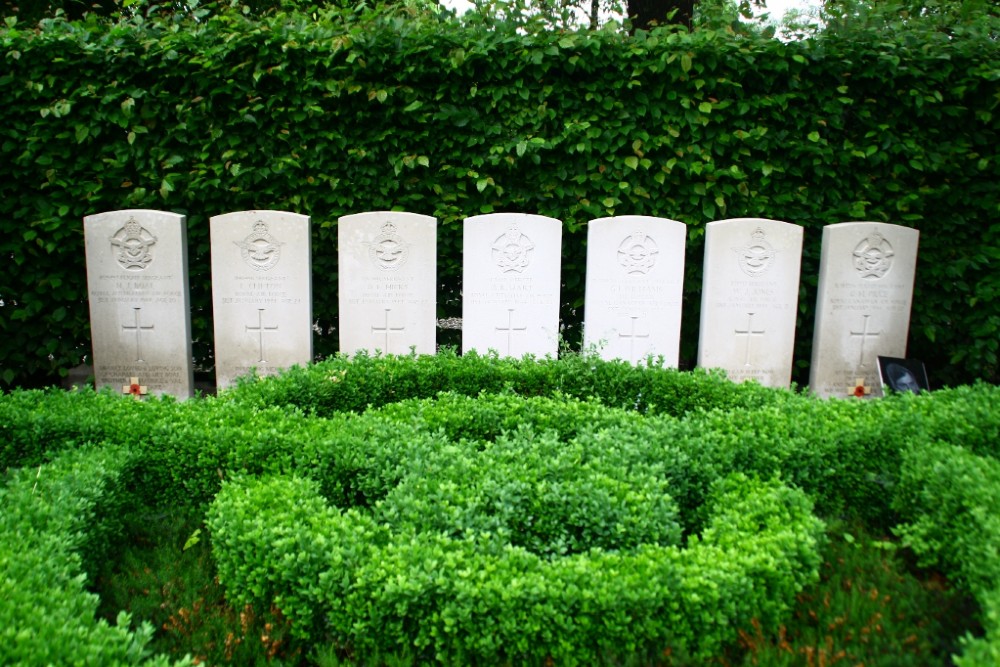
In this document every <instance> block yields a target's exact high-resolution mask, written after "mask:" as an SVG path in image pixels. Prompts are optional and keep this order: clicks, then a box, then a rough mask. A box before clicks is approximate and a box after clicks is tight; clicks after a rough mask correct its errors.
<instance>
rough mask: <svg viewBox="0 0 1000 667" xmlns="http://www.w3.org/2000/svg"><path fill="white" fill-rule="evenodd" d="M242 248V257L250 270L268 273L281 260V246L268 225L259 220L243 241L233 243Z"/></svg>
mask: <svg viewBox="0 0 1000 667" xmlns="http://www.w3.org/2000/svg"><path fill="white" fill-rule="evenodd" d="M233 243H235V244H236V245H238V246H239V247H240V256H241V257H243V261H244V262H246V263H247V265H248V266H250V268H252V269H254V270H256V271H267V270H269V269H272V268H274V266H275V265H276V264H277V263H278V260H279V259H281V246H282V244H281V243H280V242H278V240H277V239H275V238H274V237H273V236H271V233H270V232H269V231H268V229H267V223H265V222H263V221H262V220H258V221H257V223H256V224H255V225H254V226H253V231H252V232H250V233H249V234H248V235H247V237H246V238H245V239H243V240H242V241H233Z"/></svg>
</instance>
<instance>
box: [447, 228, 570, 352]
mask: <svg viewBox="0 0 1000 667" xmlns="http://www.w3.org/2000/svg"><path fill="white" fill-rule="evenodd" d="M463 252H464V256H463V261H462V264H463V289H462V351H463V353H464V352H469V351H471V350H476V351H477V352H479V353H480V354H485V353H487V352H488V351H489V350H493V351H495V352H496V353H497V354H500V355H502V356H509V357H521V356H524V355H525V354H533V355H535V356H545V355H551V356H556V354H557V352H558V343H559V279H560V263H561V258H562V222H560V221H559V220H556V219H554V218H547V217H544V216H540V215H529V214H525V213H494V214H489V215H479V216H473V217H471V218H466V220H465V227H464V237H463Z"/></svg>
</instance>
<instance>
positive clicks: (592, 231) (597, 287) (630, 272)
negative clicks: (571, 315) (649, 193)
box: [583, 215, 687, 368]
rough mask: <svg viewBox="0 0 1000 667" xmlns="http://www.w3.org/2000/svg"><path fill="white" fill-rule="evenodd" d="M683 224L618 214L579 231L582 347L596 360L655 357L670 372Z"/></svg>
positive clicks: (676, 348) (677, 324) (674, 358)
mask: <svg viewBox="0 0 1000 667" xmlns="http://www.w3.org/2000/svg"><path fill="white" fill-rule="evenodd" d="M686 238H687V226H686V225H685V224H684V223H682V222H677V221H676V220H668V219H666V218H653V217H648V216H639V215H631V216H618V217H613V218H599V219H597V220H591V221H590V223H589V224H588V225H587V286H586V298H585V306H584V325H583V334H584V346H585V347H587V348H591V347H593V348H596V349H597V351H598V354H599V355H600V357H601V358H603V359H623V360H626V361H628V362H630V363H633V364H635V363H640V362H643V361H645V360H646V359H647V358H648V357H649V356H650V355H653V357H655V358H659V357H661V356H662V360H663V365H664V366H668V367H673V368H676V367H677V362H678V356H679V354H680V338H681V302H682V298H683V291H684V244H685V241H686Z"/></svg>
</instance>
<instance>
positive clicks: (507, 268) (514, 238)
mask: <svg viewBox="0 0 1000 667" xmlns="http://www.w3.org/2000/svg"><path fill="white" fill-rule="evenodd" d="M534 249H535V244H534V243H532V242H531V239H529V238H528V237H527V236H525V235H524V234H522V233H521V230H520V229H518V228H517V225H516V224H515V225H511V226H510V229H508V230H507V231H506V232H504V233H503V234H501V235H500V236H499V237H498V238H497V240H496V241H494V242H493V261H494V262H496V265H497V268H499V269H500V271H502V272H503V273H511V272H514V273H521V272H522V271H524V270H525V269H526V268H528V264H529V263H530V262H531V257H530V254H531V251H532V250H534Z"/></svg>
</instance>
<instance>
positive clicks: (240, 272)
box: [209, 211, 313, 389]
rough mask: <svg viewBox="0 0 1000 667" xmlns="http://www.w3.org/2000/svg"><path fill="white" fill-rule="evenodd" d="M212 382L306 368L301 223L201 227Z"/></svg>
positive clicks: (306, 254)
mask: <svg viewBox="0 0 1000 667" xmlns="http://www.w3.org/2000/svg"><path fill="white" fill-rule="evenodd" d="M209 225H210V231H211V242H212V307H213V311H214V319H215V382H216V385H217V386H218V388H219V389H223V388H225V387H228V386H230V385H232V384H233V382H234V381H235V380H236V378H238V377H239V376H241V375H246V374H247V373H249V372H250V371H251V369H256V371H257V373H258V374H259V375H274V374H275V373H277V372H279V371H281V370H282V369H285V368H288V367H290V366H293V365H295V364H300V365H304V364H308V363H309V362H310V361H312V357H313V350H312V265H311V261H310V256H311V253H310V231H309V216H306V215H299V214H298V213H288V212H285V211H237V212H235V213H226V214H225V215H217V216H215V217H213V218H211V220H210V221H209Z"/></svg>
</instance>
